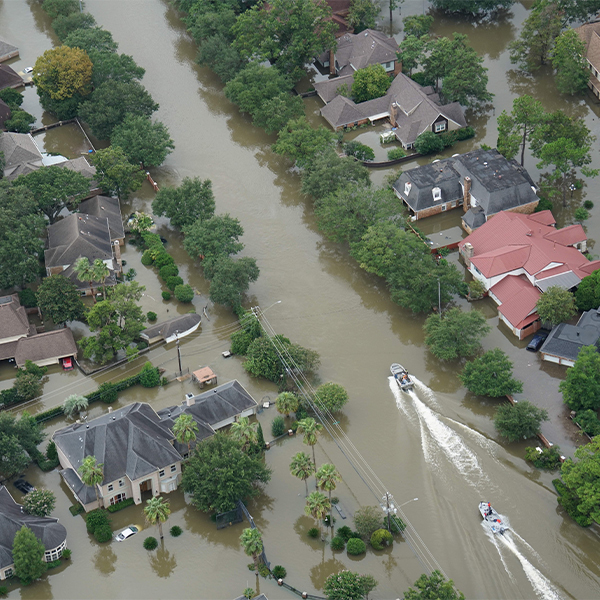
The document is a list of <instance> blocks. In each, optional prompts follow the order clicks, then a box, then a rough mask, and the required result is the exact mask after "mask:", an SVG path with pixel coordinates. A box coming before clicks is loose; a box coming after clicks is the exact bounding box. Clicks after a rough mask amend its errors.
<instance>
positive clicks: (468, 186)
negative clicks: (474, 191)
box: [463, 177, 471, 212]
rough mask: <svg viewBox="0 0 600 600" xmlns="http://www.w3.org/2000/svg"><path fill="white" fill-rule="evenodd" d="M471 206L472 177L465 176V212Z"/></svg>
mask: <svg viewBox="0 0 600 600" xmlns="http://www.w3.org/2000/svg"><path fill="white" fill-rule="evenodd" d="M470 206H471V178H470V177H465V181H464V192H463V212H467V211H468V210H469V207H470Z"/></svg>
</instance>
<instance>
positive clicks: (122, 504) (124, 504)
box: [106, 498, 135, 513]
mask: <svg viewBox="0 0 600 600" xmlns="http://www.w3.org/2000/svg"><path fill="white" fill-rule="evenodd" d="M132 504H135V502H134V500H133V498H126V499H125V500H121V502H117V503H116V504H111V505H110V506H107V507H106V510H107V511H108V512H109V513H114V512H117V511H119V510H123V509H124V508H127V507H128V506H131V505H132Z"/></svg>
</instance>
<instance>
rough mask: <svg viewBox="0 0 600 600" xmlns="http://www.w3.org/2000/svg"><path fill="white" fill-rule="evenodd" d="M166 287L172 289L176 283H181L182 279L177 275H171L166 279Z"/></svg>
mask: <svg viewBox="0 0 600 600" xmlns="http://www.w3.org/2000/svg"><path fill="white" fill-rule="evenodd" d="M166 284H167V287H168V288H169V289H170V290H171V291H173V290H174V289H175V288H176V287H177V286H178V285H183V279H181V277H179V276H178V275H171V277H169V278H168V279H167V281H166Z"/></svg>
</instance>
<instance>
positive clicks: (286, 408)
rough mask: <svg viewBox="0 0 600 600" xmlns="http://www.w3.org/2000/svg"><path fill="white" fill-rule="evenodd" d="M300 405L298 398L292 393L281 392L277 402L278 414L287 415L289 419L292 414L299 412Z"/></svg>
mask: <svg viewBox="0 0 600 600" xmlns="http://www.w3.org/2000/svg"><path fill="white" fill-rule="evenodd" d="M298 404H299V403H298V398H297V397H296V395H295V394H292V392H281V394H279V396H277V399H276V400H275V407H276V408H277V412H278V413H281V414H282V415H285V416H286V417H289V416H290V413H293V412H296V411H297V410H298Z"/></svg>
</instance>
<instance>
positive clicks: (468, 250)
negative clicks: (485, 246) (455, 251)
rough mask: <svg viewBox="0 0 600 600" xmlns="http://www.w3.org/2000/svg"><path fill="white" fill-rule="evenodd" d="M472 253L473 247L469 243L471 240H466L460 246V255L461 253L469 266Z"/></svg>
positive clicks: (473, 252)
mask: <svg viewBox="0 0 600 600" xmlns="http://www.w3.org/2000/svg"><path fill="white" fill-rule="evenodd" d="M473 254H475V249H474V248H473V244H471V242H467V243H466V244H465V245H464V246H463V247H462V255H463V258H464V259H465V262H466V263H467V267H470V266H471V259H472V258H473Z"/></svg>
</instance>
